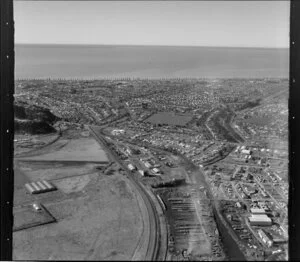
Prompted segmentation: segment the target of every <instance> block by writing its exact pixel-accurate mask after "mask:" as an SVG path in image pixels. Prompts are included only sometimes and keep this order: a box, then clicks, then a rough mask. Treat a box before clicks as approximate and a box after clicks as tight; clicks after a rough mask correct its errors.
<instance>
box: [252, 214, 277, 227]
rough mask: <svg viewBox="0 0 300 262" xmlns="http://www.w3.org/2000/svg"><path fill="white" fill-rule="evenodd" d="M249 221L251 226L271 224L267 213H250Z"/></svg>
mask: <svg viewBox="0 0 300 262" xmlns="http://www.w3.org/2000/svg"><path fill="white" fill-rule="evenodd" d="M249 222H250V225H251V226H270V225H272V220H271V218H269V217H268V216H267V215H256V214H255V215H254V214H253V215H252V216H251V217H249Z"/></svg>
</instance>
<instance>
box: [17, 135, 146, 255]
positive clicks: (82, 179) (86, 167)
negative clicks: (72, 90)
mask: <svg viewBox="0 0 300 262" xmlns="http://www.w3.org/2000/svg"><path fill="white" fill-rule="evenodd" d="M60 146H61V147H60ZM55 148H56V149H58V148H60V149H59V150H58V151H57V152H56V151H55V150H54V149H55ZM60 150H61V152H59V151H60ZM101 151H102V152H104V151H103V150H102V149H101V148H100V146H98V144H96V142H95V141H93V140H92V139H91V138H78V139H75V140H71V139H70V138H68V139H66V138H65V137H62V139H60V140H58V141H56V142H55V143H53V144H51V145H49V147H47V146H46V147H44V148H43V149H40V151H39V154H38V155H37V154H32V158H36V157H40V158H37V159H35V160H36V161H33V162H31V161H30V162H26V161H22V160H21V158H15V176H16V179H15V190H14V214H21V213H20V212H23V210H24V208H25V209H26V208H27V207H30V205H31V204H32V203H33V202H38V203H40V204H42V205H43V206H44V207H45V208H46V209H47V210H48V211H49V213H50V214H51V215H52V216H53V217H54V218H55V219H56V222H54V223H50V224H44V225H36V226H32V227H30V228H26V229H23V230H19V231H16V232H14V234H13V259H14V260H131V258H132V257H133V256H134V254H135V253H136V250H137V247H138V246H139V242H140V240H141V239H142V238H143V232H144V227H145V226H147V224H146V222H145V221H144V220H143V219H144V217H143V215H142V213H143V214H145V212H144V210H141V208H143V207H142V205H141V204H140V203H139V202H140V201H141V200H140V196H139V195H138V192H137V191H136V189H135V188H134V187H133V186H132V184H131V183H130V182H129V181H128V179H127V178H126V177H125V176H123V175H121V174H120V173H118V172H117V171H116V172H114V173H113V174H112V175H110V176H107V175H104V174H103V173H102V172H101V171H100V170H98V169H97V168H96V167H98V166H99V165H100V164H95V163H89V162H81V161H80V160H82V158H83V159H86V160H87V159H90V158H92V157H94V158H95V156H94V155H93V154H92V153H91V152H94V153H95V155H96V157H98V159H99V154H98V153H97V152H101ZM42 153H43V154H42ZM68 154H69V155H68ZM103 155H104V154H103ZM64 156H65V159H66V158H67V159H68V158H70V156H72V158H73V159H77V160H78V161H77V162H65V161H62V162H60V161H55V160H58V159H60V158H63V159H64ZM87 156H88V157H87ZM101 157H102V155H101V154H100V158H101ZM28 158H29V157H28ZM30 158H31V157H30ZM38 159H40V160H42V161H38ZM65 159H64V160H65ZM45 160H47V161H45ZM49 161H51V162H49ZM42 179H46V180H48V181H51V183H52V184H54V185H55V186H56V187H57V189H58V190H57V191H53V192H47V193H41V194H36V195H30V194H29V193H28V192H27V191H26V190H25V188H24V184H25V183H26V182H31V181H38V180H42ZM30 213H32V212H31V211H30ZM37 216H38V215H37ZM20 219H21V220H20ZM30 219H33V220H34V219H35V218H34V214H32V218H30ZM16 223H17V224H19V225H20V224H22V218H20V217H18V221H16Z"/></svg>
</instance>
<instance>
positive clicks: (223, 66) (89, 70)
mask: <svg viewBox="0 0 300 262" xmlns="http://www.w3.org/2000/svg"><path fill="white" fill-rule="evenodd" d="M288 77H289V49H288V48H266V47H205V46H201V47H199V46H145V45H81V44H76V45H67V44H55V45H53V44H16V45H15V78H16V79H31V78H44V79H46V78H54V79H57V78H65V79H72V78H77V79H97V78H99V79H101V78H149V79H151V78H153V79H157V78H288Z"/></svg>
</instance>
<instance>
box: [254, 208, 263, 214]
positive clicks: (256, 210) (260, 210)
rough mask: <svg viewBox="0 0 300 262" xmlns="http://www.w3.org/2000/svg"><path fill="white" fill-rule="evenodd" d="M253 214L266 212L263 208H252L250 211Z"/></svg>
mask: <svg viewBox="0 0 300 262" xmlns="http://www.w3.org/2000/svg"><path fill="white" fill-rule="evenodd" d="M250 212H251V214H265V213H266V210H264V209H262V208H251V209H250Z"/></svg>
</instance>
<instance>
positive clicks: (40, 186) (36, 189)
mask: <svg viewBox="0 0 300 262" xmlns="http://www.w3.org/2000/svg"><path fill="white" fill-rule="evenodd" d="M25 188H26V189H27V190H28V191H29V193H30V194H39V193H45V192H49V191H53V190H56V187H55V186H53V185H52V184H50V183H49V182H48V181H46V180H41V181H37V182H32V183H26V184H25Z"/></svg>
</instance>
